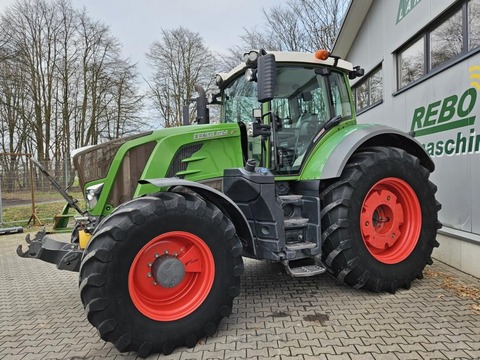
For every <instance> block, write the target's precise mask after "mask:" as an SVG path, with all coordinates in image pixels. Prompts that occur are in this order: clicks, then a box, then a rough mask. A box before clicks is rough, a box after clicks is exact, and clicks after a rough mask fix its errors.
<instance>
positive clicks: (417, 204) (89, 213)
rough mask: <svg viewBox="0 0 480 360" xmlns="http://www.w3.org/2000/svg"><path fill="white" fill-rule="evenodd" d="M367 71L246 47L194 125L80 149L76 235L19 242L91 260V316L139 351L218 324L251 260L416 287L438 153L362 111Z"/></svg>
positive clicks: (181, 340) (174, 343)
mask: <svg viewBox="0 0 480 360" xmlns="http://www.w3.org/2000/svg"><path fill="white" fill-rule="evenodd" d="M362 75H363V69H361V68H359V67H353V66H352V65H351V64H350V63H348V62H346V61H343V60H341V59H339V58H338V57H336V56H333V55H331V54H329V53H328V52H326V51H318V52H316V53H315V54H308V53H293V52H290V53H289V52H278V53H277V52H272V53H266V52H265V51H263V50H261V51H251V52H249V53H247V54H246V55H245V61H244V62H243V63H242V64H241V65H239V66H237V67H236V68H234V69H233V70H231V71H230V72H229V73H225V74H218V75H217V77H216V83H217V85H218V88H219V91H218V93H214V94H209V95H208V96H207V94H206V93H205V91H204V90H203V89H202V88H201V87H197V92H198V93H199V97H198V98H197V120H196V122H197V124H195V125H188V126H182V127H178V128H168V129H161V130H156V131H152V132H149V133H143V134H139V135H136V136H131V137H127V138H123V139H119V140H114V141H110V142H107V143H104V144H101V145H97V146H92V147H90V148H87V149H84V150H82V151H80V152H78V153H77V154H76V155H75V156H74V163H75V166H76V169H77V171H78V176H79V179H80V184H81V186H82V188H83V189H84V191H85V197H86V200H87V203H88V210H86V211H84V212H82V216H79V217H78V218H77V223H76V225H75V228H74V231H73V234H72V242H71V243H67V244H66V243H61V242H58V241H55V240H53V239H52V238H50V237H48V236H45V234H37V236H36V238H35V239H33V240H30V239H27V240H28V242H29V249H28V250H27V251H26V252H23V250H22V249H21V246H20V247H19V249H18V251H17V252H18V254H19V255H20V256H22V257H33V258H38V259H41V260H44V261H48V262H51V263H55V264H57V267H58V268H60V269H67V270H72V271H79V274H80V294H81V300H82V302H83V305H84V307H85V311H86V315H87V318H88V320H89V321H90V323H91V324H92V325H93V326H94V327H95V328H96V329H98V332H99V334H100V336H101V338H102V339H104V340H106V341H109V342H112V343H113V344H114V345H115V347H116V348H117V349H118V350H119V351H122V352H123V351H136V352H137V353H138V354H139V355H140V356H142V357H146V356H148V355H149V354H150V353H164V354H169V353H171V352H172V351H173V350H174V349H175V348H176V347H178V346H187V347H193V346H195V344H196V343H197V340H198V339H200V338H202V337H204V336H207V335H212V334H215V332H216V330H217V327H218V325H219V323H220V321H221V319H222V318H223V317H226V316H229V314H230V313H231V311H232V304H233V299H234V298H235V297H236V296H238V295H239V294H240V278H241V275H242V273H243V271H244V266H243V261H242V257H249V258H254V259H265V260H269V261H274V262H280V263H282V264H283V265H284V266H285V269H286V272H287V273H288V274H289V275H291V276H294V277H302V276H314V275H317V274H321V273H323V272H325V271H327V272H328V273H330V274H331V275H333V276H334V277H335V278H337V279H338V280H339V281H340V282H342V283H344V284H347V285H350V286H353V287H355V288H361V289H365V290H368V291H374V292H383V291H386V292H391V293H394V292H395V291H396V290H397V289H399V288H405V289H408V288H409V287H410V284H411V282H412V281H413V280H414V279H416V278H421V277H422V272H423V269H424V268H425V266H426V265H427V264H431V263H432V259H431V257H430V256H431V253H432V250H433V248H434V247H436V246H438V242H437V241H436V240H435V237H436V233H437V229H438V228H439V227H440V224H439V222H438V220H437V213H438V211H439V210H440V204H439V203H438V202H437V201H436V200H435V192H436V187H435V185H433V184H432V183H431V182H430V181H429V175H430V173H431V172H432V171H433V170H434V164H433V162H432V161H431V159H430V158H429V157H428V155H427V154H426V152H425V151H424V150H423V148H422V147H421V146H420V145H419V143H418V142H416V141H415V140H414V139H413V138H412V137H411V136H409V135H408V134H405V133H403V132H401V131H399V130H396V129H393V128H390V127H387V126H383V125H372V124H368V125H367V124H357V123H356V119H355V112H354V103H353V101H352V94H351V90H350V86H349V79H354V78H356V77H358V76H362ZM207 98H208V100H207ZM216 104H218V105H219V108H220V120H219V122H218V123H216V124H213V123H210V120H209V107H212V106H215V105H216ZM207 105H208V107H207ZM71 207H76V204H75V203H74V202H73V201H70V204H69V205H67V207H66V210H68V208H71ZM90 236H91V238H90Z"/></svg>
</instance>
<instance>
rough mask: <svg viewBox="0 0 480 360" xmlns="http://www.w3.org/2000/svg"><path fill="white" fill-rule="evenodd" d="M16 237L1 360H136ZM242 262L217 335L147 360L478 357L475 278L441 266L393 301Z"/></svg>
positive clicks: (2, 304) (7, 245) (4, 244)
mask: <svg viewBox="0 0 480 360" xmlns="http://www.w3.org/2000/svg"><path fill="white" fill-rule="evenodd" d="M23 238H24V234H23V235H6V236H0V359H9V360H10V359H23V360H27V359H72V360H73V359H135V358H136V355H135V354H120V353H119V352H118V351H117V350H116V349H115V348H114V347H113V345H111V344H109V343H105V342H104V341H103V340H101V339H100V338H99V337H98V336H97V334H96V331H95V330H94V329H93V328H92V326H91V325H90V324H89V323H88V322H87V320H86V318H85V316H84V313H83V308H82V305H81V302H80V299H79V294H78V284H77V282H78V280H77V274H76V273H69V272H65V271H58V270H57V269H56V267H55V266H54V265H50V264H46V263H43V262H40V261H36V260H30V259H21V258H19V257H17V255H16V254H15V248H16V246H17V245H18V244H19V243H22V242H23ZM245 263H246V266H245V269H246V271H245V275H244V276H243V278H242V280H243V281H242V292H241V295H240V296H239V297H238V298H237V299H236V300H235V303H234V309H233V314H232V315H231V316H230V317H229V318H227V319H224V320H223V321H222V323H221V324H220V327H219V329H218V332H217V334H216V335H215V336H214V337H210V338H207V339H202V340H201V341H200V343H199V344H198V345H197V346H196V347H195V348H193V349H187V348H179V349H176V350H175V352H174V353H173V354H172V355H169V356H162V355H152V356H150V357H149V359H157V358H158V359H234V358H237V359H305V360H307V359H320V360H322V359H328V360H343V359H345V360H347V359H348V360H360V359H386V360H388V359H480V303H479V301H480V298H479V297H478V296H479V294H480V280H479V279H477V278H474V277H471V276H468V275H466V274H464V273H462V272H459V271H457V270H455V269H453V268H451V267H448V266H447V265H445V264H443V263H440V262H438V261H436V262H435V263H434V265H433V266H430V267H428V270H427V272H426V276H425V278H424V279H423V280H419V281H415V282H414V283H413V285H412V287H411V289H410V290H401V291H398V292H397V293H396V294H394V295H392V294H372V293H367V292H365V291H361V290H354V289H350V288H347V287H345V286H343V285H341V284H338V283H337V282H336V281H334V280H333V279H332V278H331V277H329V276H328V275H320V276H317V277H313V278H304V279H293V278H291V277H289V276H288V275H286V274H285V272H284V270H283V267H282V266H281V265H279V264H271V263H266V262H260V261H253V260H245Z"/></svg>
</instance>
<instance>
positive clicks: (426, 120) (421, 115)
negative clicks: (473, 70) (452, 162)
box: [410, 88, 480, 157]
mask: <svg viewBox="0 0 480 360" xmlns="http://www.w3.org/2000/svg"><path fill="white" fill-rule="evenodd" d="M476 101H477V90H476V89H475V88H469V89H467V90H465V92H464V93H463V94H462V95H451V96H447V97H446V98H444V99H442V100H438V101H434V102H432V103H431V104H429V105H428V106H420V107H418V108H416V109H415V111H414V112H413V118H412V124H411V127H410V130H411V132H412V133H413V134H414V136H415V137H421V136H425V135H431V134H436V133H442V132H444V131H448V130H453V129H459V128H463V127H471V128H470V132H469V134H465V133H464V132H463V131H462V130H461V131H459V132H457V134H456V136H452V134H451V133H448V135H447V136H446V137H447V138H446V139H445V138H442V135H439V136H438V137H436V138H434V139H432V140H433V141H431V142H427V143H424V144H422V146H423V147H424V148H425V150H426V151H427V153H428V154H429V155H430V156H432V157H434V156H435V157H440V156H444V155H447V156H451V155H462V154H474V153H479V152H480V134H477V133H476V129H475V127H473V126H474V125H475V120H476V114H475V112H474V111H473V110H474V108H475V104H476Z"/></svg>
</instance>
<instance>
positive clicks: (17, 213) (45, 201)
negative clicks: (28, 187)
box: [1, 192, 86, 227]
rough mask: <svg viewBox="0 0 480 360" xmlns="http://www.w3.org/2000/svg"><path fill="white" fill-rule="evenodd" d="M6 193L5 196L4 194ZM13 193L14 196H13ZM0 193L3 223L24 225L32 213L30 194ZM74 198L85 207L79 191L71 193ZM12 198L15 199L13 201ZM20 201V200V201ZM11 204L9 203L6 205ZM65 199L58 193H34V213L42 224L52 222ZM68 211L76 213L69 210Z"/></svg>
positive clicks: (6, 225) (3, 225)
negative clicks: (0, 196) (0, 195)
mask: <svg viewBox="0 0 480 360" xmlns="http://www.w3.org/2000/svg"><path fill="white" fill-rule="evenodd" d="M5 195H7V196H5ZM13 195H14V196H13ZM13 195H12V193H2V201H3V224H2V225H1V226H2V227H8V226H26V225H27V223H28V220H29V219H30V217H31V215H32V203H31V194H28V193H16V194H13ZM70 195H72V196H73V198H74V199H77V200H79V204H78V205H79V206H80V208H81V209H84V208H85V207H86V205H85V201H84V200H83V197H82V194H81V193H80V192H77V193H71V194H70ZM14 200H17V202H15V201H14ZM20 201H21V202H20ZM7 204H11V205H7ZM65 204H66V201H65V199H63V197H62V196H61V195H60V194H59V193H54V192H39V193H35V214H36V215H37V217H38V218H39V219H40V221H41V222H42V223H43V224H44V225H49V224H53V217H54V216H55V215H57V214H61V212H62V210H63V207H64V206H65ZM70 213H72V214H74V213H76V212H75V210H73V209H72V210H70Z"/></svg>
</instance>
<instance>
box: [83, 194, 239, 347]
mask: <svg viewBox="0 0 480 360" xmlns="http://www.w3.org/2000/svg"><path fill="white" fill-rule="evenodd" d="M241 252H242V245H241V243H240V241H239V239H238V237H237V235H236V231H235V228H234V226H233V225H232V223H231V222H230V221H229V219H228V218H226V217H225V216H224V215H223V213H222V212H221V211H220V210H219V209H218V208H217V207H215V206H214V205H212V204H210V203H207V202H205V201H204V200H202V199H200V198H199V197H197V196H194V195H192V194H186V193H173V192H165V193H160V194H159V195H158V197H151V196H150V197H142V198H138V199H135V200H132V201H130V202H128V203H125V204H124V205H122V206H121V207H120V208H119V209H118V210H117V211H115V212H114V213H113V214H112V215H110V216H108V217H107V218H105V219H104V220H103V221H102V222H101V224H99V226H98V228H97V229H96V231H95V233H94V234H93V237H92V239H91V240H90V242H89V244H88V246H87V248H86V251H85V255H84V257H83V260H82V265H81V268H80V294H81V299H82V302H83V305H84V307H85V311H86V314H87V318H88V320H89V321H90V323H91V324H92V325H93V326H94V327H96V328H97V330H98V332H99V334H100V336H101V338H102V339H104V340H106V341H109V342H112V343H113V344H115V347H116V348H117V349H118V350H119V351H121V352H123V351H136V352H137V353H138V354H139V355H140V356H141V357H147V356H148V355H149V354H150V353H164V354H169V353H171V352H172V351H173V350H174V349H175V348H176V347H178V346H185V345H186V346H188V347H193V346H195V344H196V343H197V340H198V339H199V338H202V337H204V336H206V335H213V334H214V333H215V332H216V329H217V327H218V324H219V322H220V320H221V319H222V318H223V317H225V316H228V315H229V314H230V313H231V308H232V302H233V298H234V297H236V296H238V295H239V293H240V276H241V274H242V273H243V261H242V258H241Z"/></svg>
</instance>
